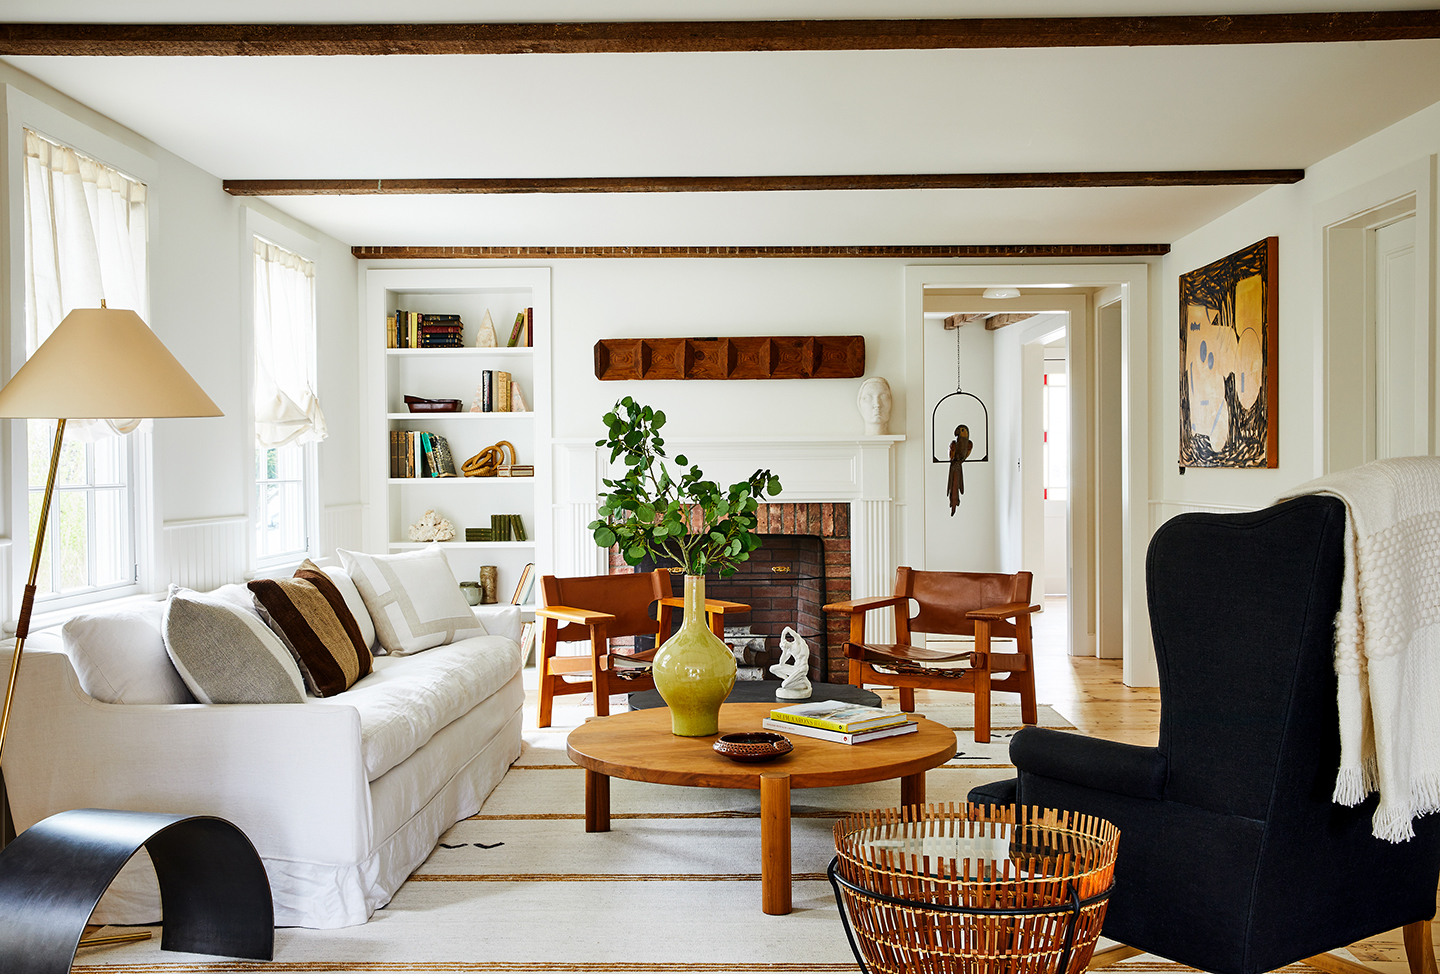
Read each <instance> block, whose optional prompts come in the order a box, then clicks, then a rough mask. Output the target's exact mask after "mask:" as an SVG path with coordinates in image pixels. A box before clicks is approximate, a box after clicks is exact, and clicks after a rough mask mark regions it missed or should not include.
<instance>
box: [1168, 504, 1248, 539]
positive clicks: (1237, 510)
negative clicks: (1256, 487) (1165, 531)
mask: <svg viewBox="0 0 1440 974" xmlns="http://www.w3.org/2000/svg"><path fill="white" fill-rule="evenodd" d="M1253 510H1256V508H1253V507H1235V506H1234V505H1231V504H1206V503H1204V502H1202V501H1170V500H1152V501H1151V502H1150V533H1151V534H1154V533H1155V532H1156V531H1157V530H1159V528H1160V525H1162V524H1164V523H1165V522H1166V521H1168V520H1170V519H1171V518H1172V517H1174V516H1175V515H1177V514H1197V513H1198V514H1246V513H1248V512H1250V511H1253Z"/></svg>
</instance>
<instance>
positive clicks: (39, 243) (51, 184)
mask: <svg viewBox="0 0 1440 974" xmlns="http://www.w3.org/2000/svg"><path fill="white" fill-rule="evenodd" d="M24 181H25V234H24V236H25V354H26V356H27V357H29V356H30V355H33V354H34V352H35V350H36V349H37V348H39V347H40V344H41V343H42V342H44V340H45V339H46V338H48V337H49V336H50V333H51V332H53V331H54V330H55V328H56V326H57V325H59V324H60V322H61V320H63V319H64V317H65V315H67V314H69V313H70V312H71V311H73V310H75V309H76V308H94V307H99V306H100V303H101V302H102V301H104V302H105V303H106V304H107V306H108V307H112V308H126V309H129V310H132V311H134V312H136V313H137V314H139V315H140V316H141V317H142V318H144V317H145V316H146V315H147V314H148V309H147V307H146V303H147V273H146V261H147V241H146V222H145V221H146V194H145V184H144V183H142V182H140V181H139V180H136V179H133V178H131V177H129V176H127V175H125V174H124V173H122V172H120V171H119V170H117V169H113V168H111V167H110V166H107V165H105V164H104V163H102V162H99V161H97V160H95V159H92V158H90V157H89V156H86V155H82V154H81V153H79V152H76V151H75V150H74V149H72V148H70V147H69V146H65V145H61V144H60V143H58V142H54V141H52V140H50V139H47V138H45V137H44V136H42V135H39V134H37V133H35V132H32V131H29V130H28V129H27V130H26V131H25V173H24ZM139 425H140V424H139V423H138V422H129V423H126V422H123V421H120V422H116V421H98V420H71V421H68V422H67V423H66V429H65V443H64V448H63V450H62V451H61V454H60V460H59V466H58V469H57V475H56V480H55V497H54V499H53V501H52V504H51V508H50V521H49V523H48V525H47V533H46V538H45V545H44V551H43V552H42V555H41V562H40V570H39V572H38V574H37V576H36V598H37V600H41V601H46V602H48V603H49V604H50V607H53V608H60V607H63V606H64V605H67V604H71V603H79V602H86V601H92V600H95V599H100V598H111V597H114V596H117V595H124V594H128V592H129V591H131V590H134V589H135V588H136V587H137V581H138V576H139V568H138V565H137V559H136V554H135V548H136V545H135V530H134V524H135V505H136V503H137V502H138V500H139V498H138V497H137V496H136V495H137V494H138V493H139V491H137V490H134V489H132V488H133V485H134V484H135V483H136V480H137V478H136V476H135V470H134V469H133V462H134V461H133V457H132V453H133V451H132V449H131V444H130V442H129V437H126V436H121V435H118V434H121V433H128V432H131V431H132V430H134V429H136V428H137V427H138V426H139ZM26 426H27V428H28V429H27V440H28V457H29V462H28V464H27V472H28V476H27V487H28V492H29V510H30V530H29V538H28V540H29V543H30V544H31V545H33V544H34V542H35V529H36V527H37V524H38V521H39V512H40V505H41V503H42V501H43V498H44V491H45V481H46V476H47V474H48V472H49V463H50V454H51V449H52V446H53V444H54V437H55V425H54V423H53V422H45V421H41V420H30V421H28V422H27V424H26Z"/></svg>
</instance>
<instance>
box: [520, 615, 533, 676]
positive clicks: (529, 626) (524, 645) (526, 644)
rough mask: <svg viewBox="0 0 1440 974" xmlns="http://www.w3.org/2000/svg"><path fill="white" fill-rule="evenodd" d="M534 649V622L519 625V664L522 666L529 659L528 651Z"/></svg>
mask: <svg viewBox="0 0 1440 974" xmlns="http://www.w3.org/2000/svg"><path fill="white" fill-rule="evenodd" d="M534 649H535V623H533V622H527V623H524V624H523V625H522V626H521V627H520V665H521V666H524V665H525V664H526V663H527V662H529V661H530V653H531V651H533V650H534Z"/></svg>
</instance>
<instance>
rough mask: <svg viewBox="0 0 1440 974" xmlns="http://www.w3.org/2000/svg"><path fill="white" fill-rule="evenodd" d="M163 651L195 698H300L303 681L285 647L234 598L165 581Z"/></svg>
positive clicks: (241, 700) (259, 700)
mask: <svg viewBox="0 0 1440 974" xmlns="http://www.w3.org/2000/svg"><path fill="white" fill-rule="evenodd" d="M161 631H162V632H163V633H164V634H165V652H167V653H169V654H170V661H171V662H172V663H174V664H175V669H176V671H178V672H179V674H180V679H181V680H184V681H185V685H186V686H187V687H189V688H190V692H191V693H193V694H194V695H195V699H196V700H198V701H200V702H201V703H303V702H304V701H305V683H304V681H303V680H302V679H301V677H300V668H299V667H298V666H296V665H295V660H294V659H292V658H291V656H290V651H289V650H288V649H286V648H285V644H284V643H282V642H280V639H279V637H277V636H276V635H275V634H274V633H273V632H271V631H270V630H269V629H267V628H266V627H265V623H263V622H261V621H260V616H259V615H258V614H256V613H254V612H250V611H247V610H246V609H243V608H241V607H240V606H238V605H236V604H235V603H234V602H232V601H229V600H227V599H224V598H220V597H217V596H214V595H202V594H200V593H199V592H192V591H191V590H190V589H188V588H181V587H180V586H179V585H172V586H170V601H169V602H167V603H165V623H164V626H163V628H162V630H161Z"/></svg>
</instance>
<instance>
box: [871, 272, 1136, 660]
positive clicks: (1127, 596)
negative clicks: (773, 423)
mask: <svg viewBox="0 0 1440 974" xmlns="http://www.w3.org/2000/svg"><path fill="white" fill-rule="evenodd" d="M1150 266H1151V265H1149V264H966V265H911V266H909V267H906V268H905V334H906V342H905V379H906V388H907V390H911V391H913V393H914V394H912V395H907V396H906V397H905V414H906V415H905V419H906V426H905V428H906V429H908V430H920V431H923V433H922V435H921V436H918V437H915V438H913V439H912V440H911V441H910V442H907V444H906V447H907V449H906V450H905V451H904V453H905V457H904V461H903V462H904V464H905V467H906V470H905V474H906V476H905V480H906V482H907V483H909V484H914V485H917V487H916V489H923V485H924V483H925V465H926V464H927V463H928V462H929V459H930V452H929V451H930V446H931V444H930V443H929V442H928V436H929V416H928V415H926V414H925V402H924V395H923V389H924V328H925V303H926V302H925V288H926V286H927V285H928V286H930V287H942V288H943V287H965V288H974V287H981V288H983V287H998V286H1006V285H1009V286H1013V287H1021V288H1024V287H1037V286H1041V285H1051V286H1055V285H1060V284H1063V285H1065V286H1068V287H1074V288H1102V289H1103V288H1110V287H1112V286H1113V287H1118V288H1119V294H1120V302H1121V336H1122V342H1121V376H1122V383H1121V458H1120V459H1121V478H1120V482H1121V488H1120V489H1121V501H1120V504H1121V534H1122V539H1121V545H1122V571H1121V575H1122V587H1123V592H1124V598H1123V615H1124V638H1123V646H1122V654H1123V674H1124V675H1123V679H1124V682H1125V683H1126V685H1128V686H1155V685H1157V683H1158V673H1157V671H1156V668H1155V654H1154V649H1153V647H1152V645H1151V641H1150V623H1149V613H1148V611H1147V609H1146V604H1145V550H1146V546H1147V545H1148V544H1149V540H1150V510H1149V506H1150V505H1149V502H1150V483H1149V481H1150V473H1149V460H1150V392H1149V372H1150V368H1149V340H1148V329H1149V322H1150V320H1151V317H1152V314H1154V315H1155V316H1156V317H1158V313H1153V312H1152V310H1151V308H1150V300H1151V289H1150V288H1149V272H1150ZM951 297H952V298H958V296H951ZM1039 297H1040V298H1041V299H1042V300H1040V301H1039V303H1040V304H1044V305H1048V307H1045V308H1043V309H1042V310H1047V311H1053V310H1069V309H1068V308H1064V309H1057V308H1056V307H1055V304H1056V299H1058V298H1061V297H1065V295H1060V294H1056V295H1044V296H1039ZM1069 297H1071V298H1074V297H1080V298H1082V300H1083V302H1084V306H1083V307H1082V308H1081V309H1080V313H1079V314H1078V315H1077V314H1074V313H1072V314H1071V320H1070V327H1071V331H1070V333H1069V334H1070V343H1069V344H1070V352H1069V363H1070V368H1071V376H1070V381H1071V383H1072V387H1071V388H1072V391H1071V408H1072V414H1071V425H1072V431H1073V430H1075V429H1077V428H1082V429H1084V430H1085V435H1084V437H1083V438H1082V437H1080V436H1077V435H1075V434H1074V432H1072V438H1071V478H1072V483H1074V484H1077V485H1084V489H1085V497H1084V498H1083V503H1082V502H1081V500H1082V499H1081V498H1077V497H1075V496H1074V494H1072V500H1071V513H1072V517H1071V524H1070V531H1071V540H1072V547H1071V552H1072V554H1071V559H1072V563H1076V564H1084V565H1085V566H1086V568H1087V574H1086V575H1085V576H1084V577H1083V578H1082V581H1083V582H1084V590H1085V599H1086V605H1087V606H1088V605H1090V604H1092V603H1093V599H1091V598H1090V580H1089V578H1088V566H1089V565H1090V564H1093V552H1094V544H1093V540H1092V539H1091V538H1090V522H1091V518H1090V516H1089V508H1090V500H1089V485H1090V480H1091V472H1090V464H1089V457H1088V456H1087V455H1086V453H1087V450H1088V446H1087V445H1088V444H1089V443H1090V442H1091V437H1092V436H1093V435H1094V428H1093V423H1092V421H1091V418H1090V416H1091V409H1090V402H1089V401H1088V398H1087V399H1085V400H1082V401H1079V402H1077V388H1076V387H1077V386H1083V387H1084V389H1088V383H1089V375H1090V372H1091V367H1090V365H1089V362H1088V348H1089V336H1090V335H1091V333H1092V331H1093V317H1094V313H1093V303H1094V302H1093V301H1092V300H1091V299H1090V297H1089V296H1086V295H1069ZM1027 298H1029V296H1027V297H1025V298H1013V299H1009V300H1001V301H993V300H992V301H986V302H985V305H984V307H985V308H986V309H987V310H992V311H999V310H1004V306H1006V305H1008V304H1010V303H1011V302H1017V305H1016V310H1029V309H1028V308H1024V307H1020V306H1019V304H1018V302H1023V301H1026V300H1027ZM982 300H983V299H982ZM1082 335H1083V336H1084V338H1083V340H1082V339H1081V336H1082ZM1082 376H1083V378H1084V380H1085V381H1084V382H1083V383H1082V382H1081V381H1080V379H1081V378H1082ZM1079 395H1081V396H1085V395H1086V393H1085V392H1083V391H1080V392H1079ZM1077 420H1081V422H1077ZM1082 423H1083V425H1082ZM1082 512H1083V515H1084V516H1083V520H1084V524H1083V526H1082V525H1080V524H1079V523H1078V522H1079V521H1080V520H1081V517H1080V515H1081V514H1082ZM901 519H902V522H903V523H902V525H901V530H900V532H899V535H900V540H901V543H902V546H903V548H902V550H903V552H904V558H905V559H906V560H908V561H911V562H915V561H918V560H919V559H920V558H921V557H922V556H923V553H924V551H925V538H926V525H925V505H924V503H923V501H919V500H917V499H912V498H907V503H906V504H905V505H904V508H903V510H902V512H901ZM1082 532H1083V533H1082ZM1077 541H1079V542H1081V543H1080V544H1076V542H1077ZM1078 552H1084V553H1085V556H1084V558H1083V559H1082V558H1081V556H1080V555H1079V554H1077V553H1078ZM901 563H902V564H903V563H904V562H903V561H902V562H901ZM921 563H922V564H923V561H922V562H921ZM1071 581H1072V586H1073V585H1074V583H1075V578H1074V575H1073V574H1072V579H1071ZM1071 594H1072V598H1075V600H1076V601H1077V602H1078V601H1079V599H1078V596H1077V593H1076V591H1075V588H1074V587H1072V591H1071ZM1087 614H1088V610H1087ZM1074 615H1075V613H1072V623H1071V625H1072V634H1073V632H1074V627H1075V621H1074ZM1082 638H1083V639H1084V640H1086V641H1088V639H1089V630H1088V629H1087V631H1086V632H1085V633H1084V635H1083V637H1082ZM1091 652H1093V649H1092V650H1091Z"/></svg>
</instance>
